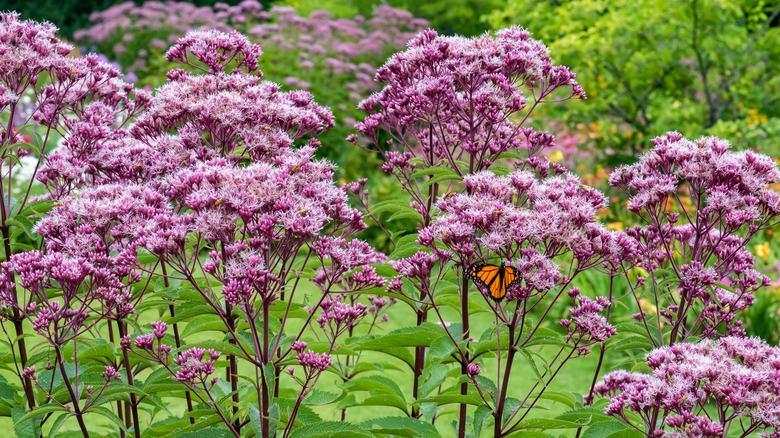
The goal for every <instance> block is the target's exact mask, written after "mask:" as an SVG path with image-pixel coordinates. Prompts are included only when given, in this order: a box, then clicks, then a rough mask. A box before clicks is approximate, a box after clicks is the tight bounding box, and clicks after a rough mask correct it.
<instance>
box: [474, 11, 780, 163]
mask: <svg viewBox="0 0 780 438" xmlns="http://www.w3.org/2000/svg"><path fill="white" fill-rule="evenodd" d="M778 15H780V7H779V6H778V5H777V4H776V3H772V2H765V1H761V0H684V1H679V2H675V1H631V0H617V1H611V2H603V1H598V0H564V1H552V2H536V1H530V0H509V2H508V3H507V6H506V7H505V8H504V9H503V10H500V11H495V12H493V13H492V14H490V17H489V18H490V20H491V23H492V25H493V27H494V28H496V29H497V28H501V27H505V26H507V25H510V24H517V25H520V26H523V27H526V28H527V29H528V30H529V31H530V32H531V33H532V34H533V36H534V37H535V38H540V39H541V40H542V41H545V43H547V44H548V46H549V47H550V50H551V52H552V54H553V56H554V58H555V60H556V62H559V63H561V64H564V65H568V66H570V67H571V68H572V69H573V70H574V71H576V72H578V78H577V79H578V80H579V81H580V83H581V84H582V85H583V88H584V89H585V91H586V93H587V94H588V100H587V101H582V102H579V101H574V102H572V103H571V104H570V105H568V106H567V108H566V109H565V114H563V113H559V114H556V116H559V117H561V119H562V120H564V121H565V123H566V125H567V126H568V129H569V130H570V131H578V132H580V133H587V134H588V135H589V137H590V138H591V140H590V143H591V144H593V145H595V146H598V147H600V148H603V149H607V148H609V149H611V150H612V152H615V151H617V152H619V153H617V154H613V155H614V156H615V157H614V158H613V159H612V164H615V163H617V162H622V161H627V160H628V159H629V156H621V154H624V153H628V154H630V155H634V154H635V153H636V152H637V151H638V150H641V149H642V148H646V147H647V146H648V142H647V139H648V137H653V136H657V135H661V134H663V133H664V132H666V131H672V130H676V131H679V132H685V133H686V135H688V136H689V137H695V136H698V135H718V136H721V137H722V138H728V139H730V140H732V142H734V143H736V144H738V145H740V146H754V147H757V148H758V149H759V150H761V151H762V152H766V153H776V152H777V146H776V143H777V139H778V138H779V137H778V133H780V131H778V125H780V100H778V99H777V96H778V91H780V78H778V77H777V76H776V75H775V72H774V68H773V67H772V66H774V65H776V64H777V62H778V60H780V45H778V44H777V43H776V42H777V41H778V38H780V28H778V27H777V26H776V21H777V18H778Z"/></svg>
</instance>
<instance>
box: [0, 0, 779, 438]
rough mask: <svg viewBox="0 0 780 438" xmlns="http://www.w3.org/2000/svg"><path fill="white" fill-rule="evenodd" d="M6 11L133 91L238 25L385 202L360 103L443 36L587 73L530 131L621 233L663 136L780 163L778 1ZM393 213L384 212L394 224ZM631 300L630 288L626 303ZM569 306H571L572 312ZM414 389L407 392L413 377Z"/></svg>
mask: <svg viewBox="0 0 780 438" xmlns="http://www.w3.org/2000/svg"><path fill="white" fill-rule="evenodd" d="M0 10H4V11H17V12H19V13H20V14H21V18H22V19H33V20H37V21H43V20H47V21H50V22H52V23H53V24H55V25H56V26H58V27H59V28H60V36H61V38H62V39H64V40H67V41H69V42H71V43H72V44H73V45H74V46H76V47H77V50H76V51H75V52H78V53H74V56H80V55H81V54H84V53H89V52H94V53H98V54H99V55H100V57H101V58H103V59H105V60H107V61H109V62H111V63H115V64H116V65H117V66H118V67H119V68H120V69H121V71H122V72H123V73H124V75H125V77H126V78H127V80H130V81H132V82H134V83H135V84H136V86H138V87H143V88H147V89H149V90H153V89H155V88H156V87H158V86H160V85H161V84H163V83H164V82H165V81H166V80H167V79H166V76H165V74H166V72H167V70H168V69H169V64H168V63H167V62H166V61H165V60H164V54H165V52H166V51H167V49H168V47H170V46H171V45H172V44H173V43H174V42H176V40H177V39H178V38H180V37H182V36H184V35H185V34H186V33H187V32H188V31H190V30H194V29H202V28H207V29H219V30H223V31H230V30H233V29H235V30H238V31H239V32H241V33H242V34H245V35H247V36H248V37H249V38H250V39H251V40H252V41H253V42H255V43H257V44H259V45H260V46H261V47H262V50H263V55H262V56H261V57H260V69H261V70H262V71H263V73H264V76H263V77H264V79H267V80H270V81H273V82H276V83H279V84H281V85H282V86H283V88H285V89H286V90H290V89H305V90H308V91H310V92H311V93H312V94H313V95H314V96H315V99H316V101H317V102H318V103H319V104H321V105H325V106H328V107H330V108H331V109H332V110H333V112H334V115H335V119H336V126H335V127H334V128H333V129H331V130H330V131H328V132H327V133H325V134H324V135H321V136H320V137H319V140H320V141H321V142H322V144H323V147H322V148H320V149H319V150H318V154H319V156H320V157H321V158H326V159H329V160H331V161H333V162H334V163H336V165H337V166H338V173H337V178H338V179H339V180H340V181H342V182H348V181H355V180H357V179H359V178H368V183H367V187H368V188H369V189H370V196H371V198H370V200H369V204H370V205H375V204H377V203H379V202H383V201H388V200H393V199H396V198H397V199H403V198H404V195H403V194H402V193H401V191H400V190H399V186H398V184H397V182H396V180H395V179H394V178H393V177H392V176H389V175H387V174H386V173H384V172H383V171H382V170H381V169H380V168H379V167H380V165H381V164H382V160H381V159H380V157H378V156H376V155H375V154H372V153H370V152H367V151H364V150H361V149H359V148H357V147H356V146H354V145H353V144H351V143H349V142H347V141H346V140H345V138H346V137H347V136H348V135H350V134H352V133H354V124H355V123H356V122H357V121H360V120H362V119H363V118H364V117H365V113H364V112H362V111H361V110H359V109H358V108H357V105H358V103H359V102H360V101H362V100H363V99H365V98H366V97H368V96H369V95H370V94H371V93H373V92H375V91H377V90H378V86H377V84H376V83H375V82H374V73H375V71H376V69H377V68H378V67H380V66H381V65H383V64H384V63H385V61H386V60H387V58H388V57H389V56H391V55H392V54H393V53H395V52H398V51H400V50H403V48H404V47H405V46H406V42H407V41H408V40H409V39H411V38H412V36H413V35H415V34H416V33H417V32H419V31H421V30H424V29H428V28H433V29H435V30H437V31H438V32H439V34H444V35H454V34H458V35H462V36H476V35H480V34H482V33H485V32H493V31H495V30H498V29H501V28H504V27H508V26H511V25H519V26H522V27H524V28H526V29H527V30H528V31H530V32H531V35H532V37H533V38H535V39H539V40H541V41H542V42H544V43H545V44H547V46H548V47H549V49H550V54H551V57H552V59H553V61H554V62H555V63H556V64H560V65H566V66H569V67H570V68H571V69H572V70H573V71H575V72H577V80H578V82H579V83H580V84H581V85H582V87H583V88H584V90H585V93H586V94H587V99H584V100H569V101H566V102H563V103H562V104H561V105H555V106H550V107H548V108H541V109H540V110H537V112H536V113H534V120H533V122H532V123H531V125H532V126H534V127H535V128H538V129H542V130H547V131H549V132H551V133H552V134H554V135H555V137H556V142H555V146H554V147H553V148H550V149H549V150H548V151H547V152H546V155H547V157H548V158H549V159H550V161H553V162H556V163H559V164H560V165H563V166H565V167H567V168H568V169H569V170H571V171H572V172H573V173H575V174H577V175H579V176H580V178H581V179H582V181H583V183H585V184H587V185H590V186H592V187H595V188H598V189H600V190H602V191H603V192H604V193H606V194H607V195H608V197H609V198H610V207H609V208H608V209H604V210H602V211H601V212H600V220H601V221H602V222H604V223H606V224H607V227H608V228H610V229H614V230H624V229H626V228H627V227H631V226H633V225H635V224H637V223H638V222H637V218H636V217H635V216H634V215H631V214H630V213H629V212H628V211H627V210H626V208H625V207H626V202H627V200H626V198H625V196H624V195H622V194H620V193H618V192H617V191H615V190H613V189H610V187H609V186H608V184H607V178H608V176H609V174H610V172H611V171H612V170H613V169H615V168H616V167H618V166H619V165H621V164H627V163H632V162H634V161H635V160H636V158H637V157H638V156H639V155H640V154H641V153H642V152H643V151H645V150H647V149H649V148H651V147H652V143H651V141H650V140H651V139H652V138H654V137H657V136H660V135H663V134H664V133H665V132H667V131H678V132H681V133H683V134H684V135H685V136H686V137H688V138H698V137H700V136H704V135H713V136H718V137H719V138H722V139H728V140H729V141H730V142H731V144H732V147H733V148H734V149H736V150H741V149H752V150H756V151H759V152H761V153H764V154H767V155H769V156H771V157H778V156H780V141H779V140H780V75H779V74H778V66H779V65H780V4H778V2H777V1H763V0H676V1H667V0H657V1H651V0H609V1H605V0H534V1H532V0H435V1H424V0H422V1H421V0H385V1H373V0H352V1H350V0H283V1H268V0H262V1H260V2H256V1H242V2H240V1H235V0H230V1H227V2H220V3H213V2H209V1H206V0H196V1H192V2H174V1H166V2H159V1H148V2H135V3H133V2H118V1H113V0H10V1H9V0H0ZM21 110H22V111H23V110H24V109H23V108H22V109H21ZM775 160H776V161H777V159H775ZM683 201H685V198H683ZM392 213H393V212H383V213H379V215H380V217H385V218H386V217H387V216H390V215H391V214H392ZM383 215H386V216H383ZM415 224H416V223H415V222H414V221H413V220H412V219H408V220H406V219H403V218H400V219H396V220H394V221H392V222H391V223H390V225H389V226H388V229H387V230H381V229H379V228H378V227H377V226H376V223H375V222H373V223H372V222H370V221H369V228H368V229H367V230H366V231H364V235H363V236H362V237H363V238H364V239H366V240H368V241H370V242H371V243H372V244H373V245H375V246H376V247H377V248H378V249H380V250H382V251H384V252H385V253H388V254H389V253H391V252H392V251H393V249H394V248H393V245H392V243H391V242H390V240H389V239H388V238H387V237H386V235H387V234H388V233H389V234H391V235H392V234H396V235H397V234H398V233H400V234H403V233H406V232H409V231H414V227H415ZM761 237H762V239H756V240H755V241H754V242H753V243H751V247H750V248H749V249H750V250H751V252H752V253H753V254H754V255H755V256H756V258H757V260H758V262H759V266H760V269H761V270H762V271H763V272H764V274H766V275H768V276H769V277H770V278H772V279H773V281H774V283H773V284H772V285H771V286H770V287H769V288H765V289H764V290H763V292H762V293H759V294H757V296H756V301H755V304H754V305H753V306H752V307H751V308H750V309H749V310H747V311H745V313H743V314H741V315H739V318H740V319H741V320H742V321H743V323H744V327H746V329H747V332H748V334H749V335H755V336H760V337H762V338H763V339H765V340H767V341H768V342H769V343H770V344H772V345H776V344H777V342H778V340H780V236H777V235H776V233H774V232H772V230H767V231H764V232H763V235H762V236H761ZM578 281H579V284H578V286H579V287H580V288H581V289H582V290H583V293H584V294H586V295H589V296H596V295H604V294H605V290H606V289H608V278H607V277H605V276H599V275H597V274H590V273H588V275H583V276H582V277H581V278H580V280H578ZM626 293H628V291H627V290H626V291H621V290H616V291H615V295H616V296H621V295H624V294H626ZM473 305H474V307H475V309H474V310H475V312H476V314H477V315H483V316H484V317H485V318H484V319H485V320H484V321H480V320H479V319H478V318H479V316H477V317H476V318H477V319H476V320H475V321H476V322H475V325H477V326H480V327H481V328H482V329H484V328H485V327H488V326H490V324H492V323H493V321H492V320H490V319H489V317H490V316H491V315H492V314H491V313H490V312H489V311H486V312H482V313H480V311H483V310H485V309H484V304H483V303H481V302H476V303H473ZM643 306H644V308H643V309H642V310H644V311H646V312H648V313H650V314H652V313H653V312H655V311H656V309H654V308H653V306H652V305H651V304H650V303H649V302H644V301H643ZM481 307H482V308H481ZM565 310H566V309H565V308H564V307H560V309H557V310H556V311H559V313H560V315H559V316H560V317H563V316H564V312H565ZM638 310H639V309H636V308H630V306H628V307H626V306H623V307H619V308H618V309H617V310H615V312H616V314H617V316H615V317H614V318H615V321H616V322H617V323H619V322H620V321H621V320H624V321H628V320H630V315H631V314H634V313H636V312H637V311H638ZM389 313H390V316H391V317H390V323H389V326H388V327H389V328H387V329H385V330H390V329H392V328H393V327H400V326H403V325H404V324H403V323H401V322H400V321H399V322H397V323H396V322H395V321H396V320H394V318H396V317H397V318H403V317H404V313H403V312H402V311H400V310H398V311H397V313H396V314H394V313H393V312H392V311H391V312H389ZM396 324H397V325H396ZM478 333H481V331H478ZM610 351H611V353H610V354H608V355H607V357H606V359H605V360H606V362H607V363H606V365H605V367H604V369H605V370H612V369H617V368H620V367H623V366H627V367H628V368H631V367H632V366H633V365H635V364H636V363H637V358H636V357H632V356H631V355H630V354H627V353H630V346H628V347H627V348H626V349H620V348H616V349H613V350H610ZM596 359H597V357H591V358H588V359H587V360H585V361H579V362H576V365H573V366H571V367H569V368H570V369H567V370H566V371H567V372H565V373H562V376H563V377H562V378H560V379H558V380H556V382H555V386H556V387H557V388H565V389H566V390H569V391H571V390H572V388H574V387H576V388H578V389H579V392H580V393H586V392H587V390H588V385H589V383H590V382H587V383H584V382H585V381H586V380H589V379H591V378H592V376H593V370H594V369H595V366H596V365H595V360H596ZM528 372H529V373H530V370H529V371H528ZM399 385H401V386H402V388H403V389H406V388H407V383H406V382H399ZM528 386H529V387H530V384H529V385H528ZM553 389H554V388H553ZM551 393H554V391H551ZM370 409H385V408H383V407H365V408H359V407H358V408H355V413H356V414H355V415H356V417H351V418H350V419H351V420H355V421H359V420H360V419H361V418H371V417H372V413H371V411H369V410H370ZM364 411H365V412H364ZM322 412H324V413H322ZM322 412H321V415H323V416H332V417H333V418H331V419H334V418H336V417H337V416H338V413H339V412H338V411H337V410H335V409H332V407H328V408H325V409H323V411H322ZM3 421H6V418H3V419H2V420H0V424H6V423H3ZM9 421H10V420H9ZM438 427H439V430H440V432H442V433H443V434H444V436H447V434H449V433H450V432H447V429H446V428H447V427H448V426H447V425H445V424H441V425H438ZM567 436H568V435H567ZM572 436H573V432H572Z"/></svg>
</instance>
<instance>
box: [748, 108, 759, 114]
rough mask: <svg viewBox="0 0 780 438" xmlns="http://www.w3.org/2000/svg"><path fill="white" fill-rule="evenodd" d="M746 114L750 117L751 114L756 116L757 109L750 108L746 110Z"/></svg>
mask: <svg viewBox="0 0 780 438" xmlns="http://www.w3.org/2000/svg"><path fill="white" fill-rule="evenodd" d="M748 114H750V115H751V116H752V115H753V114H758V110H757V109H755V108H750V109H749V110H748Z"/></svg>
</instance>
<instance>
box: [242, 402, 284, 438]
mask: <svg viewBox="0 0 780 438" xmlns="http://www.w3.org/2000/svg"><path fill="white" fill-rule="evenodd" d="M275 406H279V405H275ZM260 417H261V415H260V410H259V409H257V407H255V405H253V404H250V405H249V422H250V423H252V429H254V431H255V436H259V437H261V436H263V424H262V422H261V420H260Z"/></svg>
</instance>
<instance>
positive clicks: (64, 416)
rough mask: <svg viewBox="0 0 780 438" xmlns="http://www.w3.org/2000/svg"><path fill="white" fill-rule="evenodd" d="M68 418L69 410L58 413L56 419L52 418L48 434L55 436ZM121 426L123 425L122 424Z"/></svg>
mask: <svg viewBox="0 0 780 438" xmlns="http://www.w3.org/2000/svg"><path fill="white" fill-rule="evenodd" d="M68 418H70V413H69V412H63V413H61V414H58V417H57V419H56V420H54V423H52V425H51V429H49V436H51V437H55V436H57V432H59V431H60V428H61V427H62V425H63V424H64V423H65V420H67V419H68ZM122 426H124V424H123V425H122Z"/></svg>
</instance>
